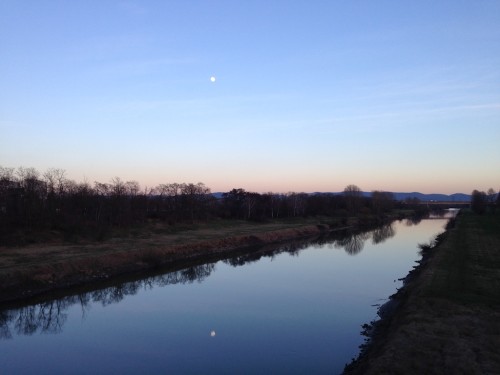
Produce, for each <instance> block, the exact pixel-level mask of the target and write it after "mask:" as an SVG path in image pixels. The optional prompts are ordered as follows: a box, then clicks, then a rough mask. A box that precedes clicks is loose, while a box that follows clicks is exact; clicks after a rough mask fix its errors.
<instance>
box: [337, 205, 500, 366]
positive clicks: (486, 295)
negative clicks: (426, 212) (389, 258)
mask: <svg viewBox="0 0 500 375" xmlns="http://www.w3.org/2000/svg"><path fill="white" fill-rule="evenodd" d="M425 253H426V255H425V256H424V257H423V261H422V262H421V266H420V267H417V268H416V270H415V271H414V272H412V273H410V275H408V277H407V278H406V280H405V286H404V287H403V288H402V289H401V290H400V291H399V292H398V293H396V294H395V295H394V296H393V297H392V298H391V301H390V302H389V304H388V305H386V306H385V307H383V309H382V310H384V309H385V311H382V316H383V319H382V320H380V321H378V322H376V323H374V324H373V325H366V326H365V327H364V328H365V330H366V333H367V334H368V337H369V338H370V340H371V342H370V343H369V345H368V346H367V347H366V348H365V350H364V352H363V353H362V355H361V356H360V357H359V358H358V359H357V360H356V361H355V362H353V363H352V364H350V365H349V366H347V367H346V369H345V372H344V373H345V374H493V373H500V352H499V351H498V348H499V347H500V310H499V308H500V297H499V296H500V214H499V213H489V214H485V215H476V214H473V213H471V212H464V213H463V214H461V215H459V216H458V217H457V220H456V225H455V226H454V227H453V228H451V229H448V231H447V232H446V235H445V236H444V238H443V241H442V242H441V243H439V244H438V245H437V246H436V247H433V248H431V249H428V250H427V251H426V252H425ZM384 312H385V315H384Z"/></svg>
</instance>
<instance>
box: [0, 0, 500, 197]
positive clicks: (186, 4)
mask: <svg viewBox="0 0 500 375" xmlns="http://www.w3.org/2000/svg"><path fill="white" fill-rule="evenodd" d="M212 75H213V76H215V77H216V78H217V80H216V81H215V82H213V83H212V82H211V81H210V77H211V76H212ZM0 165H1V166H3V167H19V166H25V167H35V168H36V169H38V170H39V171H40V172H43V171H45V170H46V169H48V168H50V167H55V168H62V169H65V170H66V172H67V177H69V178H71V179H74V180H76V181H78V182H81V181H84V180H87V181H89V182H90V183H93V182H94V181H100V182H110V180H111V178H113V177H115V176H119V177H120V178H122V180H137V181H139V182H140V183H141V186H143V187H144V186H150V187H151V186H155V185H158V184H160V183H170V182H194V183H196V182H199V181H201V182H203V183H205V185H207V186H208V187H210V188H211V190H212V191H214V192H215V191H228V190H230V189H232V188H238V187H241V188H244V189H246V190H249V191H257V192H266V191H275V192H287V191H296V192H300V191H304V192H314V191H341V190H343V188H344V187H345V186H346V185H348V184H356V185H358V186H359V187H360V188H361V189H363V190H365V191H370V190H375V189H377V190H388V191H420V192H423V193H438V192H439V193H455V192H463V193H470V192H471V191H472V190H473V189H479V190H487V189H488V188H490V187H492V188H494V189H495V190H498V189H499V188H500V1H481V0H471V1H458V0H453V1H444V0H442V1H435V0H433V1H333V0H331V1H296V0H294V1H271V0H265V1H259V0H252V1H246V2H243V1H232V0H231V1H230V0H228V1H209V0H206V1H112V0H109V1H88V0H86V1H56V0H50V1H49V0H46V1H43V0H36V1H27V0H22V1H19V0H2V1H1V2H0Z"/></svg>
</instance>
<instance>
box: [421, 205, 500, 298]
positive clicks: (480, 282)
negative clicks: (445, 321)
mask: <svg viewBox="0 0 500 375" xmlns="http://www.w3.org/2000/svg"><path fill="white" fill-rule="evenodd" d="M439 252H440V255H441V256H440V257H438V259H437V260H436V264H435V271H434V274H433V277H432V278H431V280H430V282H429V284H428V286H427V288H426V290H425V293H426V295H428V296H432V297H441V298H447V299H450V300H452V301H454V302H457V303H463V304H473V305H475V304H484V305H486V306H491V307H498V306H499V305H500V212H496V213H489V214H485V215H476V214H473V213H471V212H465V213H463V214H462V215H461V218H460V220H458V222H457V227H456V228H455V229H454V230H453V232H452V233H450V236H449V238H448V239H447V241H445V242H444V243H443V245H442V246H441V247H440V249H439Z"/></svg>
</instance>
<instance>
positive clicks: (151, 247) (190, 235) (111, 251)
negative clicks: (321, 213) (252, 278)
mask: <svg viewBox="0 0 500 375" xmlns="http://www.w3.org/2000/svg"><path fill="white" fill-rule="evenodd" d="M359 224H360V223H359V221H358V220H355V219H351V220H350V221H349V222H348V223H341V222H329V223H325V222H324V221H321V220H318V219H301V220H300V221H299V220H297V221H295V220H292V221H290V220H288V221H283V222H279V221H275V222H269V223H249V222H246V221H241V222H238V221H232V222H216V223H213V222H212V223H205V224H197V225H196V226H187V227H184V228H180V229H177V230H176V231H175V232H172V231H165V230H162V228H156V229H157V230H154V231H152V232H151V231H150V232H147V231H141V232H139V233H136V234H135V235H133V236H127V237H124V236H121V237H116V238H112V239H109V240H107V241H103V242H98V243H97V242H82V243H76V244H71V243H52V244H50V243H43V244H33V245H30V246H23V247H0V302H7V301H14V300H20V299H24V298H29V297H33V296H36V295H39V294H42V293H45V292H49V291H52V290H56V289H63V288H69V287H74V286H79V285H84V284H87V283H92V282H98V281H100V280H107V279H110V278H113V277H116V276H118V275H124V274H128V273H134V272H140V271H145V270H148V269H152V268H157V267H164V266H168V265H169V264H174V263H176V262H177V263H178V262H189V261H194V260H197V259H199V258H202V257H207V256H213V255H217V254H226V253H227V254H229V253H231V252H233V251H235V250H239V249H242V248H245V247H249V246H256V245H266V244H274V243H280V242H284V241H289V240H293V239H298V238H304V237H312V236H317V235H321V234H325V233H328V232H330V231H334V230H340V229H343V228H344V229H345V228H346V227H357V226H359Z"/></svg>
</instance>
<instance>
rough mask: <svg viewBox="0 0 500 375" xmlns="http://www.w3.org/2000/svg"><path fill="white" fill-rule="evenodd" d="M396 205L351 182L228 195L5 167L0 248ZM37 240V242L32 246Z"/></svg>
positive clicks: (200, 187) (189, 186) (0, 187)
mask: <svg viewBox="0 0 500 375" xmlns="http://www.w3.org/2000/svg"><path fill="white" fill-rule="evenodd" d="M395 204H396V202H395V200H394V198H393V196H392V193H388V192H382V191H374V192H372V194H371V196H370V197H365V196H364V195H363V193H362V191H361V189H360V188H359V187H357V186H356V185H348V186H347V187H346V188H345V189H344V192H343V194H332V193H318V194H306V193H297V192H287V193H274V192H267V193H255V192H249V191H245V190H244V189H242V188H235V189H232V190H230V191H228V192H225V193H222V194H221V195H215V194H212V192H211V190H210V188H209V187H207V186H205V184H203V183H201V182H198V183H165V184H160V185H158V186H156V187H152V188H141V186H140V185H139V183H138V182H137V181H123V180H121V179H120V178H119V177H115V178H113V179H112V180H111V181H110V182H107V183H103V182H98V181H95V182H94V183H93V184H90V183H89V182H87V181H84V182H75V181H73V180H70V179H68V178H67V177H66V172H65V171H64V170H62V169H56V168H50V169H48V170H47V171H45V172H44V173H40V172H39V171H37V170H36V169H34V168H25V167H19V168H17V169H14V168H5V167H1V166H0V228H1V229H0V244H2V243H8V242H23V241H25V240H26V239H24V240H23V236H24V235H25V234H26V233H35V232H36V233H41V232H43V231H45V232H47V231H49V232H50V231H53V232H57V233H63V234H64V235H65V236H67V237H68V238H67V239H71V236H84V237H90V238H94V239H96V240H99V239H104V238H105V237H106V236H107V235H108V234H109V233H110V230H112V229H114V228H125V229H126V228H130V227H134V226H140V225H142V224H145V223H148V222H155V221H157V222H164V223H166V224H169V225H176V224H179V223H195V222H202V221H209V220H214V219H236V220H253V221H266V220H273V219H277V218H291V217H305V216H318V215H322V216H345V217H348V216H352V215H359V214H373V215H379V216H383V215H385V214H387V213H388V212H389V211H391V210H392V209H393V207H394V205H395ZM28 242H29V241H28Z"/></svg>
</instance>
